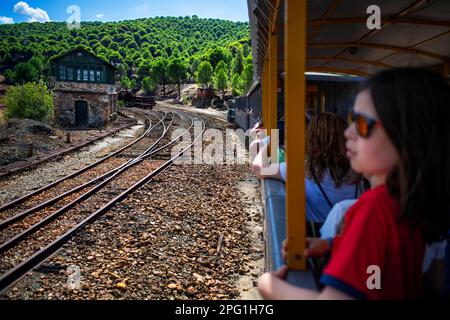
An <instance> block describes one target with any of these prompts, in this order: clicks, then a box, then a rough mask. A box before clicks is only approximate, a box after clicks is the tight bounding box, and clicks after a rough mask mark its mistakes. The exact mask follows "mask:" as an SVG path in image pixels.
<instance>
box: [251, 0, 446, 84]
mask: <svg viewBox="0 0 450 320" xmlns="http://www.w3.org/2000/svg"><path fill="white" fill-rule="evenodd" d="M247 2H248V10H249V17H250V30H251V37H252V51H253V57H254V63H255V73H256V76H257V77H260V75H261V73H262V66H263V64H264V61H265V59H264V57H265V56H266V54H267V48H268V35H269V32H272V31H275V30H277V32H278V35H279V39H280V41H279V48H280V49H281V50H282V49H283V26H284V19H283V18H284V17H283V12H284V8H283V2H284V1H282V0H248V1H247ZM373 4H376V5H377V6H378V7H379V8H380V9H381V10H380V11H381V25H380V27H381V28H380V29H373V30H370V29H369V28H368V27H367V24H366V22H367V19H368V18H369V17H370V16H371V14H370V13H366V10H367V8H368V7H369V6H370V5H373ZM307 10H308V13H307V20H308V22H307V30H306V35H307V53H306V55H307V58H306V70H307V71H316V72H332V73H343V74H353V75H358V76H368V75H370V74H373V73H375V72H377V71H380V70H383V69H386V68H391V67H399V66H427V67H431V68H434V69H436V70H437V71H440V72H442V73H444V74H446V75H447V76H449V75H450V1H449V0H396V1H392V0H375V1H374V0H308V1H307ZM269 17H274V18H272V19H271V20H276V21H277V23H276V24H275V25H272V24H270V23H269ZM281 52H282V51H281ZM279 57H280V61H279V67H280V70H283V61H282V59H283V56H282V55H279Z"/></svg>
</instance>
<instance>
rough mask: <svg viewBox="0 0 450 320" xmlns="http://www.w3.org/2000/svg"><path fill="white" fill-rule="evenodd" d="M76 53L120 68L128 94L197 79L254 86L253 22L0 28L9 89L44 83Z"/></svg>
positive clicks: (1, 66) (166, 20) (238, 87)
mask: <svg viewBox="0 0 450 320" xmlns="http://www.w3.org/2000/svg"><path fill="white" fill-rule="evenodd" d="M75 47H84V48H86V49H88V50H90V51H92V52H93V53H95V54H96V55H97V56H99V57H100V58H102V59H104V60H106V61H108V62H110V63H112V64H114V65H116V66H117V67H118V68H119V71H120V76H121V78H120V80H121V83H122V84H123V86H125V87H129V88H131V87H134V86H135V85H136V84H142V86H143V87H145V88H146V89H147V90H148V91H151V90H152V89H153V88H154V87H155V85H156V84H158V83H160V84H167V83H180V82H183V81H185V80H186V79H190V78H195V79H197V81H198V83H199V84H202V85H208V84H214V85H215V87H216V88H220V89H224V85H225V88H226V87H228V86H230V87H233V90H234V91H235V93H236V94H238V93H242V92H243V91H245V90H246V89H247V88H248V86H249V85H251V81H252V75H253V69H252V65H251V56H250V52H251V49H250V39H249V27H248V23H244V22H231V21H225V20H217V19H200V18H198V17H197V16H192V17H189V16H187V17H156V18H149V19H138V20H128V21H120V22H110V23H102V22H85V23H82V24H81V28H79V29H73V30H69V29H68V28H67V25H66V23H56V22H49V23H19V24H10V25H0V73H2V74H5V76H6V78H7V79H8V81H9V82H10V83H24V82H29V81H37V80H44V81H45V80H46V79H47V78H48V75H49V72H50V64H49V59H50V58H51V57H53V56H56V55H59V54H61V53H62V52H64V51H66V50H70V49H73V48H75ZM221 61H223V62H221ZM199 69H201V70H199Z"/></svg>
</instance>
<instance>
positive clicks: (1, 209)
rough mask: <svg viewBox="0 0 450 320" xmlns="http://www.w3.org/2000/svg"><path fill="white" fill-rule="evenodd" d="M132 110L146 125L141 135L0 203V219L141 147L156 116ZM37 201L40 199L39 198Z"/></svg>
mask: <svg viewBox="0 0 450 320" xmlns="http://www.w3.org/2000/svg"><path fill="white" fill-rule="evenodd" d="M134 112H135V113H137V114H138V115H139V116H141V117H143V119H144V120H145V122H146V125H147V128H146V130H145V132H144V133H143V134H142V135H141V136H139V137H138V138H137V139H135V140H133V141H132V142H130V143H129V144H127V145H125V146H124V147H122V148H120V149H119V150H117V151H115V152H113V153H111V154H109V155H107V156H105V157H103V158H101V159H99V160H98V161H96V162H94V163H92V164H90V165H88V166H86V167H83V168H81V169H80V170H77V171H76V172H74V173H72V174H70V175H67V176H65V177H63V178H61V179H58V180H57V181H54V182H52V183H49V184H47V185H45V186H43V187H41V188H39V189H37V190H35V191H33V192H30V193H28V194H25V195H23V196H21V197H18V198H16V199H14V200H12V201H10V202H8V203H5V204H3V205H1V206H0V219H5V218H6V217H7V216H8V215H9V213H8V212H7V210H8V209H11V208H15V209H16V210H17V209H18V208H19V207H18V206H19V205H22V204H23V203H24V202H26V201H27V200H28V199H31V198H33V197H39V195H41V194H43V193H44V192H46V193H51V189H56V188H58V191H60V192H59V193H61V190H65V189H67V186H66V185H67V184H70V183H68V182H69V181H71V180H75V184H81V183H80V181H82V180H83V179H86V178H85V177H84V176H83V174H84V175H87V176H90V177H91V178H92V175H91V173H90V172H91V170H92V169H94V168H97V169H96V170H98V168H99V167H100V165H102V164H104V163H106V162H108V161H112V159H113V158H115V157H116V158H117V157H118V156H120V154H122V153H124V152H125V151H126V150H128V149H130V148H132V147H133V146H135V147H136V148H137V149H142V147H140V146H139V145H138V144H139V143H140V142H142V141H143V140H146V139H148V136H149V135H150V133H151V132H152V131H153V130H154V128H155V126H156V125H155V126H152V117H154V118H157V117H156V114H155V115H154V114H146V113H143V112H141V111H134ZM157 120H158V121H157V122H159V120H160V119H159V118H157ZM153 121H154V119H153ZM144 142H145V141H144ZM145 143H146V145H148V141H146V142H145ZM118 161H123V162H125V161H124V160H123V159H120V160H118ZM112 162H114V163H113V165H112V166H111V165H106V166H105V167H106V169H104V170H101V169H100V170H99V171H100V172H107V171H109V170H108V168H109V167H114V166H115V165H116V164H117V161H112ZM96 174H97V172H95V173H94V175H96ZM31 200H33V199H31ZM39 201H40V199H39ZM21 209H23V208H21ZM0 228H1V227H0Z"/></svg>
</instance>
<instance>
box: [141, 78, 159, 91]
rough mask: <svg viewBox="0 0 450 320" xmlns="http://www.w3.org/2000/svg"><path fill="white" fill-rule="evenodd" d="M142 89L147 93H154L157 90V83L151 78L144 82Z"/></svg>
mask: <svg viewBox="0 0 450 320" xmlns="http://www.w3.org/2000/svg"><path fill="white" fill-rule="evenodd" d="M142 88H143V89H144V91H145V92H146V93H153V92H155V90H156V82H155V81H154V80H153V79H152V78H151V77H145V78H144V79H143V80H142Z"/></svg>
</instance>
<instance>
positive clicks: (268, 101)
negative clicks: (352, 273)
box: [229, 0, 450, 289]
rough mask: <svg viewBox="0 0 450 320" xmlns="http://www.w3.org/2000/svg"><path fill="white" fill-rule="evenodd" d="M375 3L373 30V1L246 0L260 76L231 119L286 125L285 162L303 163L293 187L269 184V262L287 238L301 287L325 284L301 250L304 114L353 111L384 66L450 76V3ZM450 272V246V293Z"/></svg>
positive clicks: (274, 265) (272, 265)
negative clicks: (367, 82)
mask: <svg viewBox="0 0 450 320" xmlns="http://www.w3.org/2000/svg"><path fill="white" fill-rule="evenodd" d="M375 2H376V5H377V6H378V8H379V9H380V16H381V21H380V24H379V25H378V26H375V27H374V26H370V23H371V21H369V17H370V16H371V14H370V12H369V11H368V8H369V7H370V6H371V5H372V4H373V3H374V1H369V0H367V1H366V0H364V1H349V0H309V1H293V0H285V1H283V0H248V10H249V17H250V29H251V41H252V51H253V63H254V72H255V79H256V80H255V83H254V85H253V86H252V88H251V89H250V90H249V92H248V93H247V94H246V95H244V96H241V97H238V98H237V99H235V102H234V107H232V108H230V110H232V112H233V114H232V116H231V118H229V120H231V121H233V123H234V124H235V126H237V127H240V128H243V129H245V130H248V129H251V128H252V127H254V125H255V124H256V123H258V122H259V123H261V124H262V125H263V127H264V129H267V130H268V131H269V130H270V129H279V135H280V137H279V138H280V144H281V147H282V148H283V149H284V148H285V150H286V162H287V163H289V161H292V163H295V164H296V165H295V168H292V169H290V170H289V169H288V170H287V181H286V183H283V182H281V181H279V180H274V179H263V181H262V186H263V192H264V195H263V199H264V200H265V239H266V257H267V258H266V268H267V270H269V271H273V270H276V269H278V268H279V267H280V266H281V265H282V264H283V263H284V261H283V260H282V259H281V251H280V248H281V245H282V241H283V240H284V239H289V241H290V246H289V248H290V252H289V254H288V257H287V264H288V266H289V269H290V270H291V272H289V274H288V282H290V283H294V284H296V285H298V286H301V287H305V288H313V289H318V283H317V281H316V280H317V277H315V274H314V270H313V269H312V268H311V264H310V261H307V259H305V257H304V256H303V250H304V248H305V241H304V239H305V236H306V234H305V232H306V230H305V229H306V227H305V224H306V222H305V215H304V211H305V210H304V208H305V199H304V186H302V181H303V179H304V166H303V161H302V160H304V159H305V156H307V155H305V147H304V144H302V143H298V142H299V141H304V140H305V121H304V120H305V115H307V117H309V115H317V114H319V113H322V112H332V113H336V114H339V115H341V116H343V117H346V116H347V114H348V112H349V109H350V108H351V107H352V105H353V101H354V99H355V94H356V88H357V87H358V85H359V83H360V82H361V81H363V80H364V79H365V78H366V77H368V76H370V75H372V74H374V73H376V72H378V71H381V70H385V69H390V68H394V67H402V66H413V67H426V68H429V69H431V70H433V71H435V72H437V73H439V74H441V75H443V76H444V77H445V78H446V79H447V80H449V81H450V21H449V15H448V13H449V12H450V2H448V1H420V0H418V1H417V0H402V1H388V0H386V1H383V0H381V1H375ZM376 9H377V8H375V10H376ZM305 13H306V14H305ZM372 22H373V21H372ZM272 159H273V158H272ZM291 167H294V166H291ZM288 168H289V167H288ZM291 176H295V177H297V178H295V179H292V178H291V179H289V177H291ZM291 244H292V246H291ZM291 248H292V249H293V250H292V251H291ZM448 268H449V266H448V246H447V289H448V283H449V281H448Z"/></svg>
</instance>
